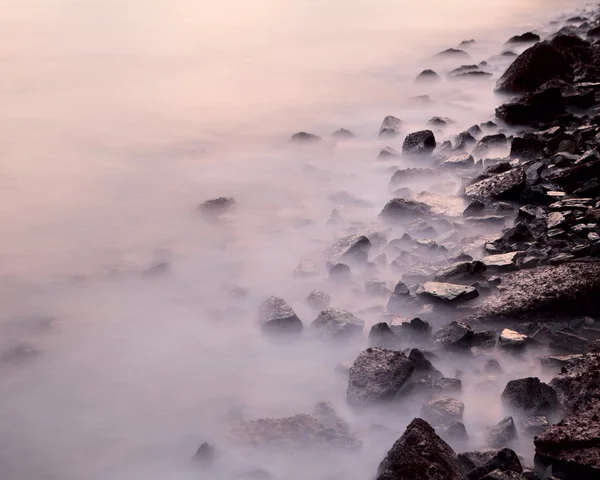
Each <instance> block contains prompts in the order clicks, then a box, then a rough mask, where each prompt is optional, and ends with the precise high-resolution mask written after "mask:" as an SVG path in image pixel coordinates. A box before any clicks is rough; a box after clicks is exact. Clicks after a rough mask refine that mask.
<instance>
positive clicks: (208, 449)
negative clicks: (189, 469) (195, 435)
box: [193, 442, 216, 468]
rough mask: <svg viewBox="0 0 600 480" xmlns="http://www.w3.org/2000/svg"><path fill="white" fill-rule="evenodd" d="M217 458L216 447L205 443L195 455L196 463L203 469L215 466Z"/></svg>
mask: <svg viewBox="0 0 600 480" xmlns="http://www.w3.org/2000/svg"><path fill="white" fill-rule="evenodd" d="M215 457H216V451H215V447H214V446H213V445H211V444H210V443H208V442H204V443H203V444H202V445H200V447H199V448H198V450H196V453H195V454H194V458H193V460H194V463H196V464H197V465H200V466H201V467H202V468H209V467H211V466H212V465H213V463H214V461H215Z"/></svg>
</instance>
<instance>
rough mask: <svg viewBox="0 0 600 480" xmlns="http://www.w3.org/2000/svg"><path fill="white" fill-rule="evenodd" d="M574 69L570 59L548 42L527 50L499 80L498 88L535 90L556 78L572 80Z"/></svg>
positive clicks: (518, 90) (506, 91)
mask: <svg viewBox="0 0 600 480" xmlns="http://www.w3.org/2000/svg"><path fill="white" fill-rule="evenodd" d="M572 76H573V69H572V68H571V64H570V62H569V60H568V59H567V58H566V57H565V56H564V55H563V54H562V53H561V52H559V51H558V50H557V49H556V48H554V47H553V46H552V45H550V44H549V43H548V42H542V43H538V44H536V45H534V46H533V47H530V48H528V49H527V50H525V51H524V52H523V53H522V54H521V55H519V56H518V57H517V58H516V59H515V61H514V62H513V63H512V65H511V66H510V67H508V69H507V70H506V72H504V74H503V75H502V76H501V77H500V79H499V80H498V83H497V84H496V90H497V91H499V92H505V93H527V92H533V91H534V90H536V89H537V88H539V87H540V86H542V85H543V84H544V83H546V82H548V81H549V80H553V79H555V78H559V79H562V80H567V81H568V80H570V79H571V78H572Z"/></svg>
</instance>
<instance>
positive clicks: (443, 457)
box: [376, 418, 464, 480]
mask: <svg viewBox="0 0 600 480" xmlns="http://www.w3.org/2000/svg"><path fill="white" fill-rule="evenodd" d="M417 479H419V480H464V476H463V474H462V472H461V470H460V465H459V463H458V458H457V456H456V454H455V453H454V451H453V450H452V448H450V446H449V445H448V444H447V443H446V442H444V441H443V440H442V439H441V438H440V437H439V436H438V435H437V434H436V433H435V430H434V429H433V428H432V427H431V426H430V425H429V424H428V423H427V422H426V421H424V420H422V419H420V418H416V419H414V420H413V421H412V422H411V423H410V425H408V427H407V428H406V431H405V432H404V434H403V435H402V436H401V437H400V439H399V440H398V441H397V442H396V443H395V444H394V446H393V447H392V448H391V450H390V451H389V452H388V453H387V455H386V457H385V458H384V460H383V461H382V462H381V464H380V465H379V468H378V470H377V477H376V480H417Z"/></svg>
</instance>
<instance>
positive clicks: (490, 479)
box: [481, 470, 525, 480]
mask: <svg viewBox="0 0 600 480" xmlns="http://www.w3.org/2000/svg"><path fill="white" fill-rule="evenodd" d="M481 480H525V477H523V475H521V474H519V473H516V472H503V471H502V470H494V471H493V472H490V473H488V474H487V475H486V476H485V477H481Z"/></svg>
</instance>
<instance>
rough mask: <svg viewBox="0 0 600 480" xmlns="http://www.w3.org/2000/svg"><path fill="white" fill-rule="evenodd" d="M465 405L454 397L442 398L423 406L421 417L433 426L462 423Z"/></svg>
mask: <svg viewBox="0 0 600 480" xmlns="http://www.w3.org/2000/svg"><path fill="white" fill-rule="evenodd" d="M464 411H465V405H464V404H463V403H462V402H461V401H459V400H456V399H454V398H452V397H442V398H439V399H437V400H431V401H429V402H427V403H426V404H425V405H423V408H422V409H421V416H422V417H423V418H424V419H425V420H427V421H428V422H429V423H431V425H433V426H436V425H442V424H444V423H448V422H453V421H457V422H460V421H462V417H463V413H464Z"/></svg>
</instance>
